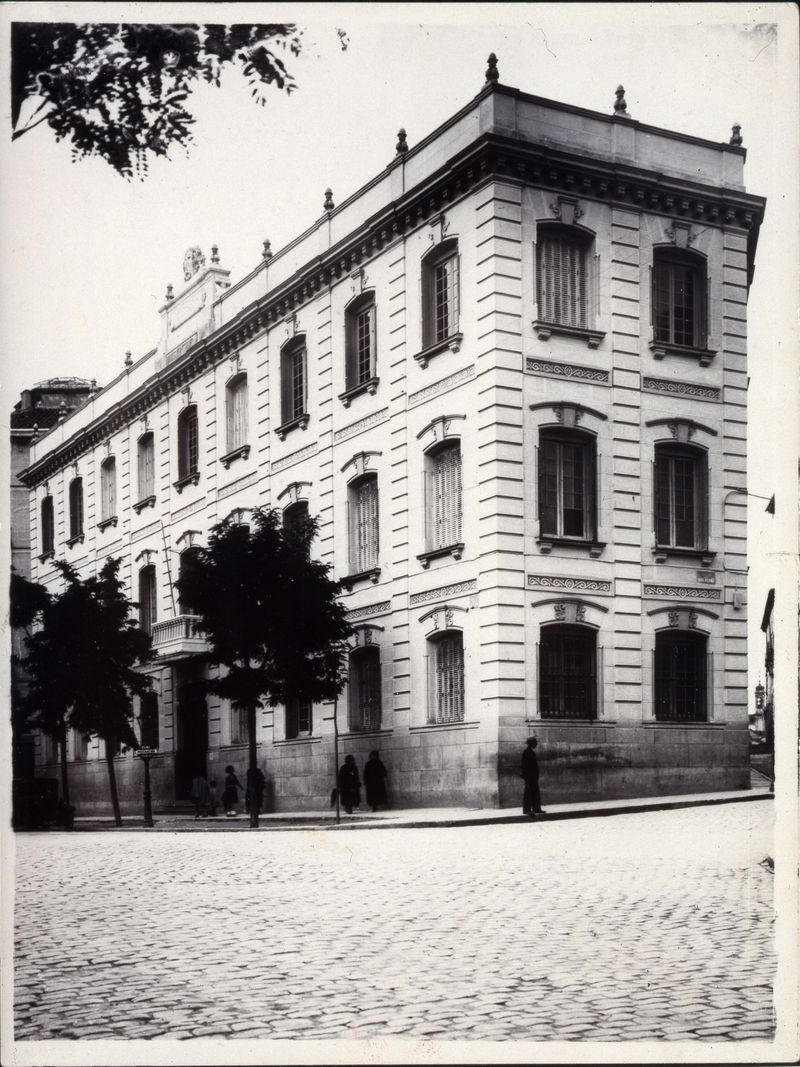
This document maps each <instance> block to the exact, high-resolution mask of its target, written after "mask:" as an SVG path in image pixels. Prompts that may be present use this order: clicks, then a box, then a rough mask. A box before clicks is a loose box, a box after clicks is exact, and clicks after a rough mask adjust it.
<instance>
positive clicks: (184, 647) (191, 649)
mask: <svg viewBox="0 0 800 1067" xmlns="http://www.w3.org/2000/svg"><path fill="white" fill-rule="evenodd" d="M197 620H198V616H197V615H176V616H175V618H174V619H163V620H162V621H161V622H154V623H153V651H154V652H155V653H156V655H158V656H159V658H160V659H179V658H181V657H182V656H196V655H198V654H199V653H201V652H205V651H206V649H207V648H208V645H207V644H206V641H205V638H204V637H201V636H200V635H199V634H196V633H195V632H194V624H195V623H196V622H197Z"/></svg>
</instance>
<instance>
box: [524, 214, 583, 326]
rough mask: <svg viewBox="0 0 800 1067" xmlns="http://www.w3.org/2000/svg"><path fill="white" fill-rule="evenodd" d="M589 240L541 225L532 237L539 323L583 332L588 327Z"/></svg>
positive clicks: (572, 231)
mask: <svg viewBox="0 0 800 1067" xmlns="http://www.w3.org/2000/svg"><path fill="white" fill-rule="evenodd" d="M590 248H591V236H590V235H588V234H583V233H581V232H580V231H579V230H572V229H570V228H568V227H566V226H560V225H557V224H547V223H545V224H542V225H540V226H539V228H538V232H537V237H536V279H537V300H538V304H539V319H540V320H541V321H543V322H545V323H551V324H552V325H554V326H555V325H557V326H569V327H573V328H577V329H586V328H587V327H589V326H590V325H591V323H590V313H589V306H590V287H589V267H588V264H589V252H590Z"/></svg>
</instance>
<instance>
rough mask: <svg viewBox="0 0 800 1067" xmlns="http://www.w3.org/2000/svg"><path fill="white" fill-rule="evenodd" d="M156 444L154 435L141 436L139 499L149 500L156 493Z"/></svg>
mask: <svg viewBox="0 0 800 1067" xmlns="http://www.w3.org/2000/svg"><path fill="white" fill-rule="evenodd" d="M153 453H154V446H153V435H152V434H151V433H148V434H145V435H144V437H140V438H139V446H138V460H139V499H140V500H147V498H148V497H151V496H154V495H155V491H156V490H155V470H154V455H153Z"/></svg>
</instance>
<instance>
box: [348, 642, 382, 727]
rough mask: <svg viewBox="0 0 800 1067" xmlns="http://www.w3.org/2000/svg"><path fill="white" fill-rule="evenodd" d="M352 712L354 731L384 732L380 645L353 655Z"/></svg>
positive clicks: (350, 675) (351, 667) (351, 665)
mask: <svg viewBox="0 0 800 1067" xmlns="http://www.w3.org/2000/svg"><path fill="white" fill-rule="evenodd" d="M349 711H350V715H349V719H350V729H351V730H354V731H355V730H378V729H380V725H381V655H380V651H379V649H378V647H377V645H367V646H365V647H364V648H355V649H353V651H352V652H351V653H350V673H349Z"/></svg>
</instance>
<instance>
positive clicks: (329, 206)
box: [322, 189, 333, 211]
mask: <svg viewBox="0 0 800 1067" xmlns="http://www.w3.org/2000/svg"><path fill="white" fill-rule="evenodd" d="M322 206H323V208H324V209H325V211H333V191H332V190H331V189H326V190H325V202H324V203H323V205H322Z"/></svg>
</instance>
